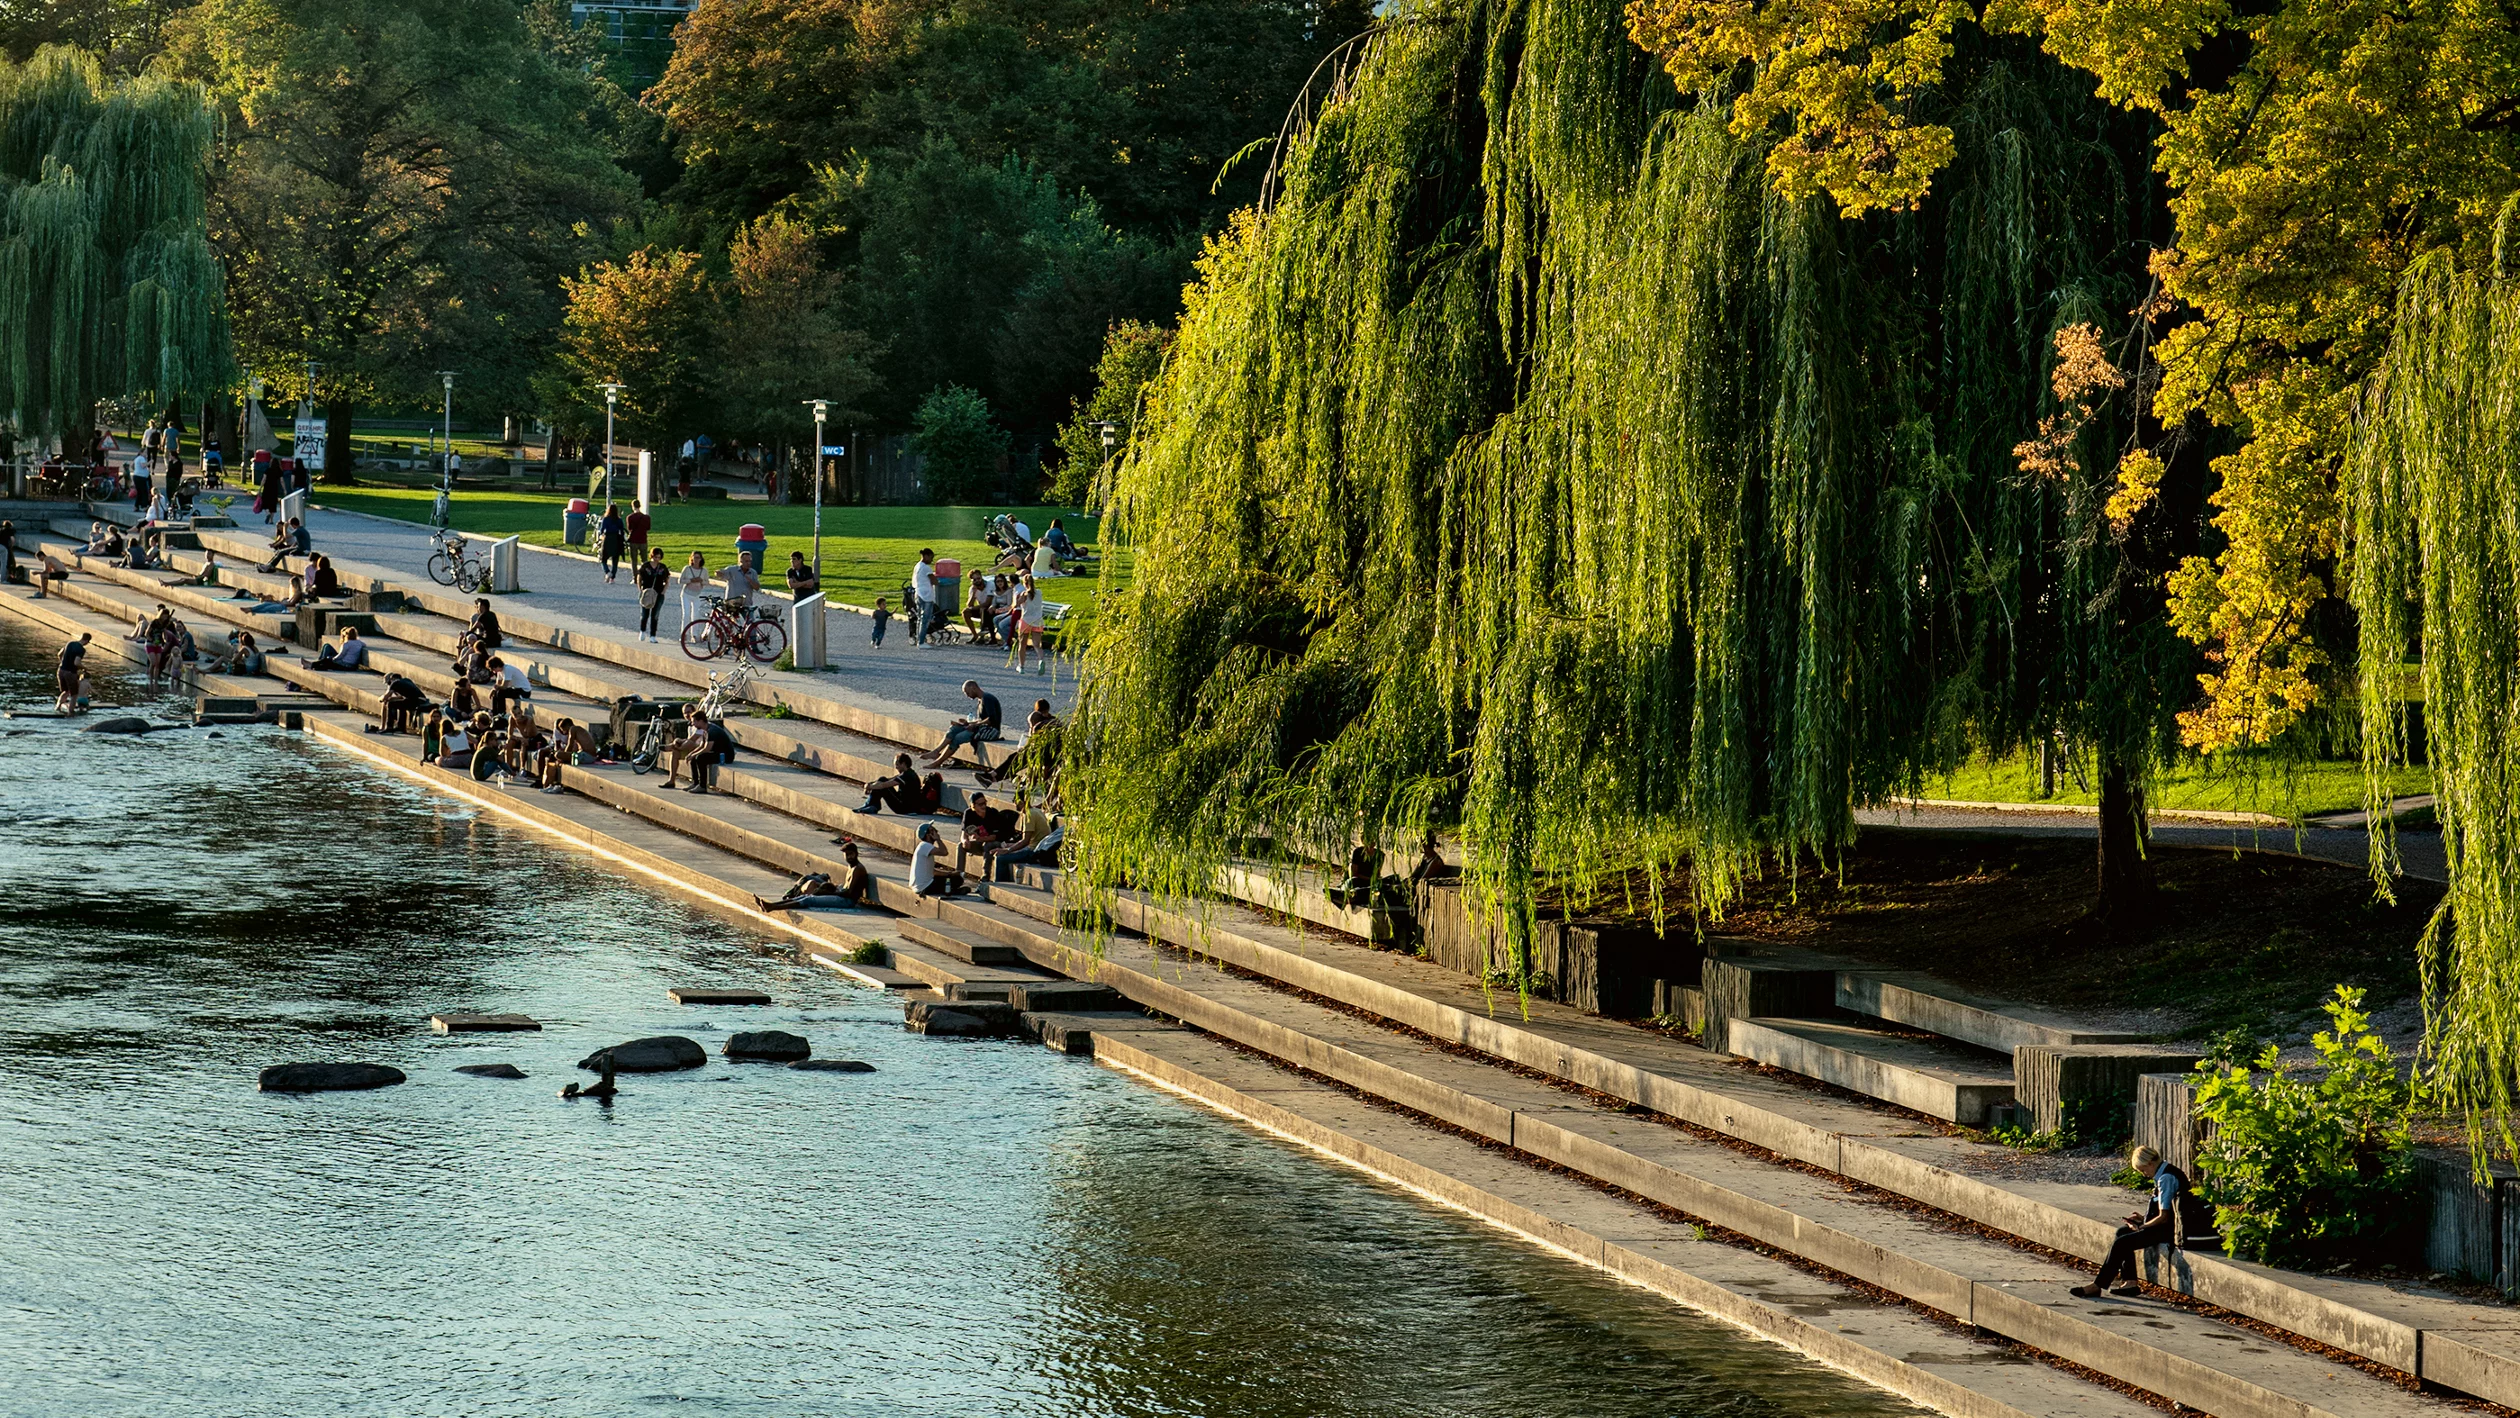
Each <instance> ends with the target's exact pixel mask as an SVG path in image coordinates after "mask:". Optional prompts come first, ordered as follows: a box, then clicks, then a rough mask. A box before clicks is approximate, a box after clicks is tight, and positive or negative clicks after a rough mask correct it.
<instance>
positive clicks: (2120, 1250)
mask: <svg viewBox="0 0 2520 1418" xmlns="http://www.w3.org/2000/svg"><path fill="white" fill-rule="evenodd" d="M2126 1160H2127V1163H2128V1165H2130V1166H2132V1167H2133V1168H2134V1169H2135V1170H2136V1171H2138V1172H2140V1173H2142V1174H2143V1175H2144V1178H2145V1179H2146V1180H2147V1181H2149V1182H2150V1183H2151V1184H2152V1195H2151V1196H2149V1197H2148V1198H2146V1199H2145V1202H2144V1209H2143V1210H2142V1211H2141V1212H2129V1213H2128V1214H2127V1216H2126V1218H2125V1221H2126V1224H2125V1225H2124V1226H2122V1227H2120V1228H2119V1229H2118V1233H2117V1239H2116V1240H2115V1241H2112V1242H2110V1243H2109V1254H2108V1258H2107V1259H2105V1260H2103V1261H2101V1262H2100V1274H2099V1276H2098V1277H2097V1278H2095V1279H2094V1280H2093V1281H2092V1282H2091V1283H2090V1284H2089V1285H2077V1286H2075V1287H2073V1290H2072V1291H2071V1293H2073V1294H2075V1295H2079V1296H2081V1297H2082V1298H2083V1299H2086V1300H2096V1299H2099V1298H2100V1296H2101V1294H2102V1293H2103V1292H2104V1291H2105V1292H2109V1293H2113V1294H2118V1295H2140V1294H2142V1293H2144V1292H2143V1287H2142V1286H2140V1285H2138V1284H2136V1283H2135V1257H2137V1256H2139V1255H2141V1254H2143V1253H2144V1252H2145V1251H2147V1250H2150V1249H2152V1248H2153V1247H2154V1246H2174V1245H2183V1244H2185V1243H2186V1240H2187V1237H2188V1236H2189V1235H2190V1234H2196V1233H2202V1232H2203V1231H2204V1229H2205V1227H2204V1225H2203V1224H2201V1221H2199V1220H2193V1219H2190V1218H2197V1217H2198V1216H2199V1213H2200V1212H2201V1211H2202V1209H2203V1206H2204V1203H2203V1202H2202V1201H2201V1200H2200V1199H2199V1198H2198V1197H2197V1195H2196V1193H2195V1191H2194V1190H2192V1189H2191V1188H2190V1187H2189V1186H2188V1179H2187V1176H2186V1174H2184V1173H2182V1172H2181V1171H2180V1170H2179V1169H2178V1168H2176V1167H2173V1166H2171V1165H2170V1164H2169V1163H2167V1162H2164V1161H2162V1160H2161V1154H2160V1153H2159V1152H2156V1151H2154V1150H2153V1149H2151V1148H2149V1147H2138V1148H2136V1149H2135V1151H2134V1153H2133V1154H2132V1155H2130V1156H2129V1157H2128V1158H2127V1159H2126Z"/></svg>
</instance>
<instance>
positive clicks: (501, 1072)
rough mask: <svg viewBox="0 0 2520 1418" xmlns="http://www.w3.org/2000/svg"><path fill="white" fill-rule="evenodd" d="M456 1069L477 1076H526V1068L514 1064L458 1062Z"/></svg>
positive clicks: (458, 1071)
mask: <svg viewBox="0 0 2520 1418" xmlns="http://www.w3.org/2000/svg"><path fill="white" fill-rule="evenodd" d="M455 1071H456V1072H457V1073H469V1074H471V1075H472V1076H473V1077H475V1078H523V1077H524V1076H525V1070H523V1069H521V1068H518V1067H517V1066H516V1065H514V1064H457V1065H455Z"/></svg>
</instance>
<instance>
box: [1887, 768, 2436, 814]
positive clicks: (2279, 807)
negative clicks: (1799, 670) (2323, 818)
mask: <svg viewBox="0 0 2520 1418" xmlns="http://www.w3.org/2000/svg"><path fill="white" fill-rule="evenodd" d="M2086 784H2088V785H2089V786H2087V787H2086V786H2085V785H2086ZM2432 789H2433V784H2432V773H2431V771H2430V770H2428V769H2423V768H2405V769H2400V770H2398V771H2397V772H2396V773H2395V774H2393V775H2392V777H2391V782H2390V790H2391V796H2393V797H2409V796H2413V795H2415V794H2418V793H2429V792H2431V791H2432ZM2098 790H2099V780H2098V779H2097V778H2096V777H2094V776H2093V774H2092V769H2091V767H2090V765H2089V764H2085V765H2084V766H2083V773H2082V777H2081V779H2080V780H2079V781H2077V779H2076V778H2075V776H2074V775H2073V774H2072V773H2071V772H2069V771H2067V770H2066V769H2065V768H2064V766H2063V765H2062V764H2059V765H2058V769H2057V774H2056V796H2055V797H2053V798H2048V799H2045V801H2047V802H2051V803H2056V804H2060V805H2064V806H2074V807H2090V806H2093V805H2095V804H2097V803H2098V802H2099V800H2100V797H2099V791H2098ZM1925 796H1926V797H1928V798H1933V799H1941V800H1956V801H1961V802H1991V803H2029V802H2038V801H2041V799H2040V797H2039V767H2038V762H2037V760H2036V759H2034V758H2032V757H2031V756H2029V755H2027V754H2024V755H2022V756H2020V757H2018V758H2008V759H2003V760H2000V761H1990V760H1987V759H1983V758H1981V759H1978V760H1977V761H1975V762H1973V763H1971V764H1970V765H1969V766H1968V767H1966V768H1963V769H1961V770H1960V771H1959V772H1957V773H1954V774H1952V775H1951V776H1950V777H1948V778H1929V779H1927V780H1926V782H1925ZM2150 796H2151V805H2152V807H2153V809H2154V810H2155V811H2160V810H2163V809H2186V810H2188V811H2192V812H2197V811H2201V812H2262V813H2268V814H2272V815H2273V816H2276V817H2293V816H2301V817H2316V816H2318V815H2320V814H2322V813H2330V812H2351V811H2353V810H2355V809H2357V808H2360V807H2361V806H2362V805H2363V767H2362V765H2361V764H2359V763H2349V762H2336V761H2330V762H2320V763H2299V764H2277V763H2270V762H2266V761H2263V760H2253V759H2237V760H2231V761H2226V762H2222V763H2216V762H2210V761H2204V762H2188V763H2182V764H2180V765H2178V766H2177V767H2174V768H2171V769H2169V770H2168V771H2166V772H2164V773H2162V774H2161V775H2160V776H2159V777H2157V778H2156V779H2154V781H2153V784H2152V787H2151V793H2150Z"/></svg>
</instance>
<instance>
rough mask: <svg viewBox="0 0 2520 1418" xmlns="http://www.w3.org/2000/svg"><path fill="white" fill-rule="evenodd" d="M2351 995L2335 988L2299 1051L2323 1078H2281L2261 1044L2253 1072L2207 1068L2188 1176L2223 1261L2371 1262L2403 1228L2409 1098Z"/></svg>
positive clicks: (2199, 1089) (2410, 1179) (2234, 1066)
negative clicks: (2193, 1177) (2202, 1125)
mask: <svg viewBox="0 0 2520 1418" xmlns="http://www.w3.org/2000/svg"><path fill="white" fill-rule="evenodd" d="M2362 1002H2363V992H2362V991H2361V990H2359V989H2355V988H2353V987H2351V986H2347V985H2339V986H2337V987H2336V998H2334V999H2332V1000H2330V1001H2329V1002H2328V1004H2327V1013H2328V1019H2329V1020H2330V1022H2331V1024H2332V1026H2333V1027H2332V1028H2331V1029H2328V1030H2325V1031H2322V1032H2321V1033H2320V1034H2319V1035H2318V1036H2317V1037H2316V1038H2314V1039H2313V1040H2312V1041H2311V1043H2312V1046H2313V1047H2314V1048H2316V1049H2317V1050H2318V1052H2319V1060H2320V1062H2321V1063H2322V1064H2323V1065H2324V1066H2325V1072H2324V1074H2323V1076H2321V1077H2319V1078H2318V1079H2317V1080H2315V1081H2313V1080H2311V1079H2309V1078H2307V1077H2294V1076H2288V1075H2286V1074H2284V1073H2283V1072H2281V1071H2280V1070H2278V1069H2277V1068H2276V1049H2275V1046H2274V1045H2273V1044H2268V1045H2267V1046H2266V1047H2265V1048H2264V1049H2263V1050H2262V1051H2261V1052H2260V1053H2259V1054H2258V1056H2257V1059H2256V1067H2255V1068H2251V1067H2250V1066H2248V1065H2246V1064H2239V1063H2215V1062H2210V1061H2209V1062H2207V1063H2205V1064H2201V1065H2199V1066H2198V1068H2197V1071H2196V1115H2197V1116H2198V1117H2199V1118H2202V1119H2204V1120H2205V1121H2207V1122H2210V1123H2211V1124H2213V1129H2214V1135H2213V1137H2212V1138H2211V1140H2209V1141H2208V1142H2206V1144H2205V1145H2204V1146H2203V1148H2202V1149H2200V1151H2199V1153H2198V1156H2197V1166H2198V1169H2199V1170H2200V1171H2202V1172H2203V1173H2204V1174H2205V1181H2206V1183H2207V1185H2206V1187H2205V1192H2206V1195H2207V1196H2208V1197H2210V1198H2211V1200H2212V1201H2213V1203H2214V1215H2215V1219H2216V1222H2217V1224H2218V1225H2219V1227H2220V1229H2221V1231H2222V1233H2223V1248H2224V1249H2225V1250H2226V1251H2227V1252H2229V1253H2230V1254H2232V1255H2236V1256H2240V1257H2242V1258H2244V1259H2248V1260H2256V1261H2265V1262H2269V1263H2272V1264H2277V1265H2310V1264H2323V1263H2331V1262H2335V1261H2338V1260H2348V1259H2356V1258H2366V1257H2370V1256H2372V1255H2374V1254H2376V1253H2378V1252H2379V1251H2380V1250H2381V1249H2382V1248H2383V1247H2384V1246H2385V1245H2386V1243H2387V1242H2388V1241H2389V1240H2390V1239H2391V1237H2392V1235H2393V1233H2395V1232H2396V1231H2397V1230H2398V1229H2399V1228H2400V1227H2401V1226H2402V1225H2404V1224H2405V1223H2406V1222H2407V1221H2408V1220H2410V1219H2411V1215H2410V1213H2411V1210H2412V1205H2411V1201H2412V1197H2411V1194H2412V1192H2413V1189H2414V1180H2415V1162H2414V1151H2413V1139H2412V1136H2411V1133H2410V1129H2409V1126H2408V1114H2409V1112H2410V1110H2411V1108H2412V1104H2413V1099H2412V1098H2411V1097H2410V1095H2409V1089H2408V1086H2407V1083H2406V1080H2405V1079H2404V1078H2403V1077H2401V1076H2400V1074H2399V1073H2398V1069H2397V1064H2396V1063H2395V1062H2394V1061H2393V1060H2392V1059H2391V1058H2390V1057H2389V1046H2388V1044H2387V1043H2386V1042H2384V1041H2383V1040H2382V1039H2381V1038H2380V1036H2379V1035H2377V1034H2375V1033H2373V1032H2371V1016H2370V1015H2368V1014H2365V1013H2364V1012H2363V1008H2362Z"/></svg>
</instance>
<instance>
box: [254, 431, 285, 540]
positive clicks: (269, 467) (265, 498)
mask: <svg viewBox="0 0 2520 1418" xmlns="http://www.w3.org/2000/svg"><path fill="white" fill-rule="evenodd" d="M254 510H255V511H257V512H259V513H261V514H262V515H263V525H264V526H266V527H268V526H270V525H271V519H272V517H273V516H275V515H277V514H278V512H279V511H280V460H279V459H277V458H274V457H272V456H271V450H270V449H268V448H257V449H255V450H254Z"/></svg>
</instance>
